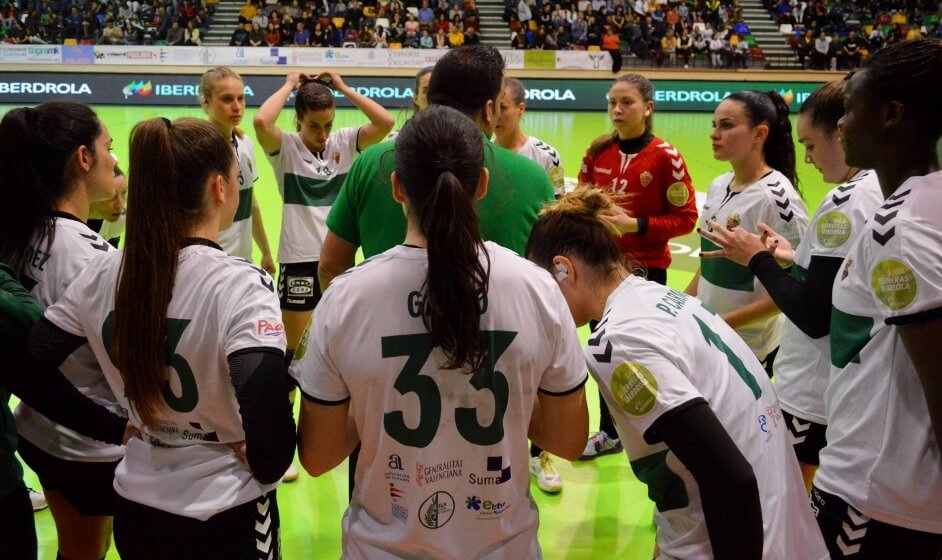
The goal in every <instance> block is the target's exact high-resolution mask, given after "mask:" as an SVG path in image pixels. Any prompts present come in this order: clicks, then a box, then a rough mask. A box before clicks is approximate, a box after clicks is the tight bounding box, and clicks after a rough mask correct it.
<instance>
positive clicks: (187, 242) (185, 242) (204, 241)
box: [183, 237, 223, 251]
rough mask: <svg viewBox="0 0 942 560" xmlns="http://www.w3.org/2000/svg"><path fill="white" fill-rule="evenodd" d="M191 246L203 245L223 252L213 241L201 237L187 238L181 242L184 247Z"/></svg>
mask: <svg viewBox="0 0 942 560" xmlns="http://www.w3.org/2000/svg"><path fill="white" fill-rule="evenodd" d="M191 245H204V246H206V247H212V248H213V249H219V250H220V251H222V250H223V249H222V247H220V246H219V244H218V243H216V242H215V241H211V240H209V239H205V238H203V237H187V238H186V239H184V240H183V246H184V247H190V246H191Z"/></svg>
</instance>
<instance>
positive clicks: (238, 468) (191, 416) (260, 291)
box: [47, 241, 285, 519]
mask: <svg viewBox="0 0 942 560" xmlns="http://www.w3.org/2000/svg"><path fill="white" fill-rule="evenodd" d="M123 257H124V251H119V252H115V253H112V254H110V255H108V256H106V257H104V258H102V259H100V260H99V261H97V263H96V264H97V266H96V267H95V268H94V269H87V270H86V272H84V273H83V274H82V275H81V276H80V277H79V278H78V279H77V280H76V281H75V282H74V283H73V285H72V286H71V287H70V289H69V290H68V291H67V293H66V295H65V296H64V297H63V298H62V299H61V300H59V302H57V303H56V305H54V306H53V307H51V308H49V310H48V311H47V318H48V319H49V320H50V321H52V322H53V323H54V324H55V325H57V326H58V327H60V328H62V329H64V330H66V331H67V332H70V333H72V334H76V335H79V336H83V337H85V338H87V339H88V342H89V345H90V346H91V348H92V351H93V352H94V354H95V357H96V359H97V360H98V362H99V363H100V364H101V368H102V370H103V371H104V374H105V377H106V378H107V380H108V383H109V385H110V386H111V388H112V390H113V391H114V393H115V395H117V396H118V397H117V398H118V402H119V404H120V405H121V406H122V407H123V408H124V409H126V410H129V411H131V417H132V420H133V421H134V423H135V424H136V425H138V426H141V419H140V418H139V416H138V415H137V414H136V412H135V410H134V408H133V407H132V406H131V403H130V402H129V400H128V398H127V396H126V394H125V383H124V380H123V379H122V377H121V374H120V372H119V371H118V368H117V367H116V366H115V365H114V363H113V361H112V360H113V356H111V355H110V351H111V349H112V348H113V344H114V340H113V335H114V329H113V325H114V309H115V291H114V289H112V287H113V286H115V285H116V283H117V278H118V274H119V269H120V267H121V266H122V260H123ZM280 317H281V314H280V311H279V309H278V300H277V298H276V297H275V295H274V286H273V284H272V280H271V278H270V277H268V276H267V274H265V273H264V271H262V270H261V269H258V268H256V267H254V266H253V265H251V264H250V263H248V262H246V261H244V260H242V259H238V258H235V257H230V256H229V255H227V254H226V253H225V252H223V251H222V249H220V248H219V247H218V246H216V245H214V244H212V243H211V242H209V241H194V242H190V243H189V244H188V246H186V247H185V248H183V249H182V250H181V251H180V256H179V265H178V268H177V273H176V278H175V280H174V284H173V296H172V298H171V300H170V304H169V306H168V308H167V311H166V318H167V319H166V352H167V355H168V356H169V367H168V368H167V370H166V371H167V381H166V382H165V384H164V386H163V390H162V391H161V393H162V397H161V401H162V406H161V408H160V410H159V413H158V418H159V421H158V422H157V423H156V425H155V426H148V427H147V428H144V430H143V433H142V438H140V439H133V440H132V441H131V442H129V443H128V447H127V455H126V458H125V461H124V462H123V463H122V464H121V465H120V466H119V468H118V470H117V472H116V474H115V488H116V490H117V491H118V493H119V494H120V495H121V496H123V497H124V498H126V499H129V500H131V501H134V502H137V503H141V504H144V505H148V506H150V507H154V508H157V509H160V510H163V511H168V512H171V513H175V514H178V515H186V516H187V517H196V518H202V519H205V518H208V517H209V516H211V515H213V514H215V513H218V512H219V511H222V510H224V509H227V508H229V507H231V506H234V505H238V504H241V503H245V502H247V501H250V500H251V499H255V498H257V497H258V496H260V495H262V494H264V493H265V492H267V491H268V490H270V489H271V488H273V487H274V485H263V484H261V483H260V482H259V481H258V480H257V479H256V478H254V477H253V474H252V471H251V469H250V468H249V466H248V465H246V464H244V463H243V462H242V461H241V460H240V459H239V458H238V456H237V455H236V453H235V452H234V451H233V450H232V448H231V447H230V446H229V444H231V443H236V442H240V441H243V440H245V439H246V435H245V432H244V431H243V428H242V426H243V419H242V417H241V416H240V411H239V403H238V402H237V400H236V396H235V389H234V387H233V384H234V380H232V379H230V364H229V357H230V356H231V355H232V354H233V353H236V352H239V351H240V350H248V349H256V350H257V349H270V350H272V351H277V352H283V351H284V347H285V338H284V328H283V326H282V324H281V318H280Z"/></svg>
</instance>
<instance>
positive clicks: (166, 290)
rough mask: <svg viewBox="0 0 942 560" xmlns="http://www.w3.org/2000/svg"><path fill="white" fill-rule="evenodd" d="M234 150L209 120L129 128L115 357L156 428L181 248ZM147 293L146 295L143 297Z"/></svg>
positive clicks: (144, 416)
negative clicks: (129, 194) (128, 193)
mask: <svg viewBox="0 0 942 560" xmlns="http://www.w3.org/2000/svg"><path fill="white" fill-rule="evenodd" d="M234 158H235V154H234V153H233V151H232V147H231V146H230V145H229V142H228V140H227V139H225V138H223V137H222V133H221V132H219V130H218V129H217V128H216V127H214V126H213V125H211V124H210V123H208V122H205V121H201V120H196V119H180V120H177V121H176V122H174V123H171V122H170V121H169V120H167V119H164V118H159V117H158V118H153V119H148V120H146V121H143V122H141V123H138V124H137V125H136V126H135V127H134V129H133V130H132V131H131V146H130V166H129V168H128V189H129V190H131V191H133V192H134V197H133V198H132V199H130V200H129V204H128V210H127V226H126V234H125V236H126V237H125V244H124V255H123V260H122V263H121V271H120V274H119V276H118V286H117V290H116V295H115V311H114V330H113V332H114V340H113V348H112V353H111V354H112V356H113V358H114V363H115V366H117V368H118V370H119V371H120V372H121V378H122V379H123V380H124V385H125V393H126V395H127V397H128V400H129V401H130V402H131V403H132V406H134V409H135V410H136V412H137V414H138V417H139V418H140V419H141V422H143V423H144V424H145V425H147V426H150V427H155V426H156V425H157V422H158V416H159V412H160V409H161V408H162V407H163V406H164V396H163V393H165V392H167V391H168V390H169V388H168V386H167V374H166V368H167V365H168V361H167V360H168V353H167V350H166V339H167V331H166V325H167V307H168V305H169V304H170V299H171V298H172V296H173V286H174V281H175V279H176V272H177V264H178V252H179V250H180V249H181V248H182V247H183V245H184V243H185V240H186V236H187V233H188V232H189V231H190V229H191V228H192V227H193V226H194V225H196V224H197V223H198V222H199V220H200V218H201V217H202V208H203V198H204V195H205V192H206V189H205V183H206V181H207V180H208V179H209V178H210V177H212V176H214V175H216V174H222V175H223V176H224V177H228V176H229V172H230V170H231V167H232V165H233V164H234V161H235V160H234ZM141 294H147V297H146V298H141V296H140V295H141Z"/></svg>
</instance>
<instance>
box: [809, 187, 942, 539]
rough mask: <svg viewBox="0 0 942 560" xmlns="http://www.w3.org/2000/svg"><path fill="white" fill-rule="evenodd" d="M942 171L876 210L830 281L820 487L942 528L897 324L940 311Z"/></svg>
mask: <svg viewBox="0 0 942 560" xmlns="http://www.w3.org/2000/svg"><path fill="white" fill-rule="evenodd" d="M939 286H942V172H936V173H933V174H931V175H926V176H922V177H911V178H910V179H908V180H907V181H906V182H905V183H903V184H902V185H900V187H899V188H897V189H896V192H895V193H894V194H893V195H891V196H890V197H888V198H887V199H886V201H885V202H884V203H883V204H882V205H881V206H880V208H879V209H877V211H876V213H875V214H874V215H873V217H872V218H871V219H870V221H869V222H868V223H867V229H866V230H865V231H864V232H863V235H862V236H861V237H860V239H859V240H858V241H857V243H856V244H855V245H854V247H853V249H852V250H851V251H850V254H849V255H848V256H847V258H846V259H844V265H843V267H842V270H841V272H840V273H839V274H838V277H837V278H836V279H835V282H834V292H833V296H834V297H833V307H832V310H831V362H832V364H833V366H834V367H833V368H832V370H831V380H830V383H829V384H828V388H827V391H826V392H825V396H824V398H825V408H826V410H827V417H828V429H827V434H826V436H827V441H828V445H827V447H825V448H824V449H823V450H822V451H821V467H820V468H819V469H818V473H817V475H816V476H815V479H814V483H815V486H817V487H818V488H820V489H822V490H824V491H825V492H830V493H832V494H836V495H838V496H840V497H841V498H843V499H844V500H845V501H846V502H848V503H849V504H850V505H852V506H854V507H855V508H856V509H858V510H859V511H861V512H863V513H864V515H867V516H869V517H872V518H873V519H876V520H878V521H882V522H884V523H889V524H891V525H896V526H899V527H906V528H909V529H914V530H916V531H924V532H929V533H942V450H940V449H939V445H938V443H936V436H935V433H934V432H933V428H932V422H931V421H930V418H929V409H928V406H927V405H926V399H925V395H924V392H923V389H922V384H921V383H920V382H919V376H918V375H917V373H916V369H915V367H914V366H913V363H912V360H911V359H910V357H909V354H908V353H907V351H906V347H905V346H904V345H903V342H902V340H901V339H900V337H899V327H898V325H905V324H914V323H916V324H918V323H919V322H920V321H922V320H931V319H926V316H927V315H929V314H934V316H936V317H938V312H939V310H940V309H942V290H940V288H939Z"/></svg>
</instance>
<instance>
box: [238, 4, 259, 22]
mask: <svg viewBox="0 0 942 560" xmlns="http://www.w3.org/2000/svg"><path fill="white" fill-rule="evenodd" d="M256 13H257V10H256V9H255V4H253V3H252V0H245V4H243V5H242V7H241V8H239V23H242V24H245V23H252V18H254V17H255V14H256Z"/></svg>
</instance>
